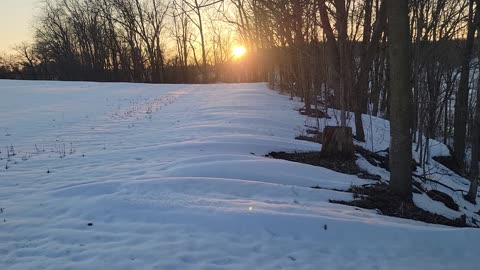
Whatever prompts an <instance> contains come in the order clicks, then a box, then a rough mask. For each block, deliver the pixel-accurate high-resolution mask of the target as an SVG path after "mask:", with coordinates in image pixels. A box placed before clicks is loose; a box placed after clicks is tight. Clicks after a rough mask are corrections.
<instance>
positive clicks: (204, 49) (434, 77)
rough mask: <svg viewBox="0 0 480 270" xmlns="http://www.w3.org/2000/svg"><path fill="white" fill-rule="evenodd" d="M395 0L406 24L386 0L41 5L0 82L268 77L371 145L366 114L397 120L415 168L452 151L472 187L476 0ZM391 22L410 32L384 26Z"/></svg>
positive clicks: (479, 129)
mask: <svg viewBox="0 0 480 270" xmlns="http://www.w3.org/2000/svg"><path fill="white" fill-rule="evenodd" d="M398 2H402V3H407V4H405V9H404V10H403V9H402V11H401V12H405V13H406V14H405V17H404V18H406V21H405V24H401V23H400V24H398V23H397V22H398V21H396V19H395V18H392V17H389V16H388V15H389V14H393V13H389V12H388V11H389V8H392V6H390V7H389V6H388V4H389V3H391V4H392V5H396V3H397V1H389V0H294V1H285V0H47V1H45V2H44V4H43V6H42V11H41V12H40V14H39V15H38V17H37V18H36V23H35V29H36V33H35V37H34V39H33V42H32V43H31V44H22V45H19V46H17V48H16V51H17V55H15V57H14V59H11V60H9V59H3V60H2V61H3V62H1V63H0V77H2V76H3V77H17V78H24V79H58V80H92V81H126V82H152V83H208V82H253V81H268V82H269V84H270V86H271V87H272V88H276V89H280V90H282V91H284V92H285V93H289V94H290V95H291V96H297V97H300V98H301V100H302V101H304V102H305V110H306V113H307V114H309V113H311V111H312V110H314V108H315V107H316V106H319V105H321V106H320V107H326V106H328V107H334V108H337V109H339V112H340V114H339V116H338V118H339V119H338V121H339V125H340V126H346V125H348V124H349V123H350V122H353V126H354V127H355V128H354V136H355V139H356V140H358V141H365V140H366V136H365V130H366V128H367V127H364V126H363V125H364V121H362V117H361V115H362V114H370V115H373V116H380V117H384V118H390V116H392V115H393V114H396V115H395V116H397V117H394V118H395V119H396V120H395V121H397V120H398V116H399V115H398V114H400V118H402V119H400V121H401V122H403V123H408V124H409V125H410V127H408V129H409V130H410V138H411V141H413V142H414V143H415V144H414V149H413V150H415V151H417V152H418V153H419V156H420V163H421V165H422V166H423V164H425V163H428V160H429V159H430V158H431V157H432V154H431V152H430V149H431V146H432V145H430V143H431V141H430V140H429V139H430V138H435V139H437V140H440V141H442V142H444V143H445V144H447V145H448V146H450V147H451V150H452V153H453V155H454V157H455V158H454V160H453V161H451V163H452V164H453V165H452V166H453V167H456V168H457V171H458V173H460V174H464V175H469V176H470V177H471V179H473V180H475V181H473V182H475V183H476V179H477V175H478V160H479V159H478V155H479V153H478V151H477V150H475V149H479V148H478V143H479V134H480V124H479V121H480V106H479V105H478V104H479V103H478V102H477V101H479V99H480V92H479V91H478V90H477V89H478V87H479V86H480V84H479V83H478V78H479V77H480V76H479V65H478V58H477V55H478V51H479V49H480V48H479V46H478V44H479V42H478V36H479V29H478V28H479V27H480V26H479V25H480V21H479V20H480V14H479V9H480V3H479V0H467V1H458V0H410V1H407V0H398ZM393 8H398V7H397V6H395V7H393ZM407 15H408V17H406V16H407ZM389 21H391V22H393V21H395V22H396V23H395V24H390V25H389ZM398 25H400V26H402V27H403V26H404V27H406V28H404V29H403V30H399V29H397V28H390V27H397V26H398ZM390 29H393V30H390ZM405 29H406V30H407V35H406V37H407V38H406V39H407V42H408V44H407V48H408V50H406V51H404V54H402V56H401V57H403V58H405V59H408V63H407V64H408V65H409V67H410V68H409V69H401V70H404V71H405V70H410V72H408V76H407V77H409V80H408V82H406V83H407V88H406V89H403V90H401V89H399V88H398V87H397V86H398V85H397V84H398V78H396V75H397V74H396V73H395V72H394V73H392V67H393V63H391V61H392V60H394V61H399V58H398V57H394V58H395V59H391V57H392V52H391V51H390V49H391V48H392V47H395V46H393V45H395V44H393V45H392V44H390V42H393V41H395V40H400V41H401V40H405V38H401V39H398V38H394V37H393V36H390V35H389V31H393V32H394V33H403V32H402V31H404V30H405ZM397 30H399V31H397ZM408 37H409V38H408ZM400 41H399V42H400ZM235 44H240V45H243V46H245V47H246V49H247V53H246V55H245V56H244V57H242V58H239V59H235V58H234V57H233V55H232V47H233V46H234V45H235ZM396 45H398V44H396ZM397 47H398V46H397ZM400 47H401V46H400ZM404 62H405V61H403V62H401V64H402V65H403V64H404ZM395 65H396V64H395ZM395 67H396V66H395ZM394 70H398V69H397V68H395V69H394ZM402 72H403V71H402ZM392 75H393V76H394V77H395V78H392ZM404 78H405V76H404ZM403 81H404V79H403ZM392 83H395V84H396V85H392ZM395 87H397V88H395ZM404 88H405V87H404ZM392 89H394V90H392ZM392 91H393V92H392ZM402 93H403V94H405V95H406V96H407V99H405V96H402V99H401V102H402V104H405V103H403V102H405V100H407V103H408V104H406V107H407V109H406V108H403V110H400V111H399V110H398V107H399V106H394V107H392V106H390V104H391V103H394V102H397V100H392V95H393V97H394V98H396V96H395V95H397V94H402ZM403 107H405V106H403ZM395 108H397V110H396V111H392V110H395ZM348 112H352V114H350V113H348ZM353 116H354V117H353ZM405 119H407V120H405ZM392 120H393V119H392ZM472 148H473V149H474V151H471V149H472ZM425 173H428V172H425ZM475 188H476V187H475ZM472 192H473V191H472ZM475 192H476V191H475ZM470 195H471V194H470ZM472 198H473V197H472ZM473 199H474V198H473Z"/></svg>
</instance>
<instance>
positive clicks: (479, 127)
mask: <svg viewBox="0 0 480 270" xmlns="http://www.w3.org/2000/svg"><path fill="white" fill-rule="evenodd" d="M479 9H480V7H479V6H477V9H476V10H477V12H478V11H479ZM477 31H478V33H479V34H480V25H477ZM477 41H480V35H479V36H477ZM478 51H479V52H480V49H479V50H478ZM472 133H473V134H472V157H471V158H472V161H471V164H470V178H471V179H470V180H471V183H470V189H469V190H468V194H467V196H466V197H465V199H467V200H468V201H470V202H472V203H476V198H477V191H478V173H479V165H480V164H479V152H480V78H478V81H477V103H476V105H475V116H474V119H473V132H472Z"/></svg>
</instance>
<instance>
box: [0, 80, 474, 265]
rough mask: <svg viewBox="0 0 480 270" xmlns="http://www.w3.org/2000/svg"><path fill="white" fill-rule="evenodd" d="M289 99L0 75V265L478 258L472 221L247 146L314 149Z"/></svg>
mask: <svg viewBox="0 0 480 270" xmlns="http://www.w3.org/2000/svg"><path fill="white" fill-rule="evenodd" d="M301 106H302V104H300V103H299V102H297V101H292V100H289V99H288V97H286V96H282V95H280V94H278V93H277V92H275V91H271V90H268V89H267V88H266V86H265V85H264V84H215V85H148V84H125V83H87V82H38V81H35V82H26V81H0V151H1V153H0V158H1V160H0V165H1V166H0V269H435V270H438V269H475V268H476V267H478V265H480V256H478V254H477V253H478V250H477V248H478V241H479V240H480V231H479V230H477V229H458V228H449V227H445V226H439V225H431V224H425V223H422V222H417V221H411V220H403V219H398V218H392V217H386V216H381V215H378V214H377V213H376V212H375V211H370V210H359V209H355V208H353V207H349V206H343V205H336V204H330V203H328V199H344V200H348V199H352V195H351V194H350V193H346V192H340V191H333V190H329V189H331V188H335V189H347V188H348V187H350V186H351V185H352V184H355V185H358V184H364V183H369V180H363V179H359V178H357V177H355V176H350V175H345V174H340V173H337V172H333V171H330V170H328V169H325V168H320V167H314V166H309V165H304V164H299V163H293V162H287V161H283V160H274V159H270V158H265V157H263V155H265V154H267V153H269V152H271V151H310V150H319V148H320V145H319V144H315V143H310V142H306V141H299V140H295V139H294V137H295V136H296V135H299V134H301V133H303V132H304V129H305V126H304V124H313V121H312V119H307V118H306V117H304V116H301V115H299V114H298V112H297V111H295V109H298V108H299V107H301ZM365 121H370V119H365ZM374 121H379V122H378V125H372V126H375V129H377V128H380V129H382V126H383V127H385V129H384V131H385V130H386V131H387V132H388V126H386V125H385V123H386V122H385V121H380V120H378V119H374ZM371 131H374V132H375V133H380V132H378V131H377V130H374V129H373V128H372V129H371ZM368 132H369V131H367V133H368ZM382 134H383V135H382V136H384V135H385V134H388V133H382ZM367 135H368V134H367ZM375 138H376V140H378V139H379V138H380V135H379V136H376V137H375ZM367 144H368V143H367ZM379 145H381V142H378V141H375V142H374V141H371V142H370V145H365V147H366V148H368V147H373V146H379ZM386 145H388V141H386ZM13 154H15V155H13ZM363 163H365V162H363ZM359 164H360V165H361V166H362V160H361V159H360V160H359ZM362 167H368V165H366V164H363V166H362ZM370 170H377V171H375V173H379V174H380V175H382V174H383V175H382V177H383V176H385V172H384V171H381V170H380V169H375V167H373V166H371V168H370ZM458 181H459V183H460V184H462V183H463V182H462V181H463V180H458ZM460 184H459V185H460ZM317 185H318V186H320V187H323V188H326V189H311V188H310V187H312V186H317ZM417 201H422V202H423V201H425V199H424V198H423V199H422V198H421V199H418V198H417V199H416V203H417ZM424 203H425V204H426V205H432V203H431V202H427V201H425V202H424ZM440 208H441V207H440ZM442 209H443V208H442ZM442 209H440V210H442ZM440 210H439V211H440ZM443 211H445V210H443ZM452 215H454V214H452ZM89 224H90V225H91V226H89Z"/></svg>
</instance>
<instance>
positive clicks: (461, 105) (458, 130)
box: [453, 0, 478, 170]
mask: <svg viewBox="0 0 480 270" xmlns="http://www.w3.org/2000/svg"><path fill="white" fill-rule="evenodd" d="M475 13H476V14H475V16H473V0H470V3H469V11H468V30H467V41H466V47H465V51H464V55H463V63H462V71H461V76H460V82H459V85H458V93H457V95H456V97H455V115H454V117H455V118H454V124H453V125H454V133H453V137H454V140H453V149H454V151H453V152H454V155H455V158H456V159H457V162H458V164H459V165H460V170H464V169H465V162H464V160H465V136H466V135H465V133H466V130H467V119H468V90H469V87H468V81H469V77H470V61H471V57H472V50H473V41H474V37H475V26H474V21H475V18H474V17H477V16H478V14H477V12H475Z"/></svg>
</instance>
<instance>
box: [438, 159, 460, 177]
mask: <svg viewBox="0 0 480 270" xmlns="http://www.w3.org/2000/svg"><path fill="white" fill-rule="evenodd" d="M432 159H433V160H435V161H436V162H438V163H440V164H442V165H443V166H445V167H447V168H449V169H450V170H452V171H454V172H455V173H456V174H458V175H462V174H461V170H460V164H458V161H457V159H455V157H453V156H436V157H432Z"/></svg>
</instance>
